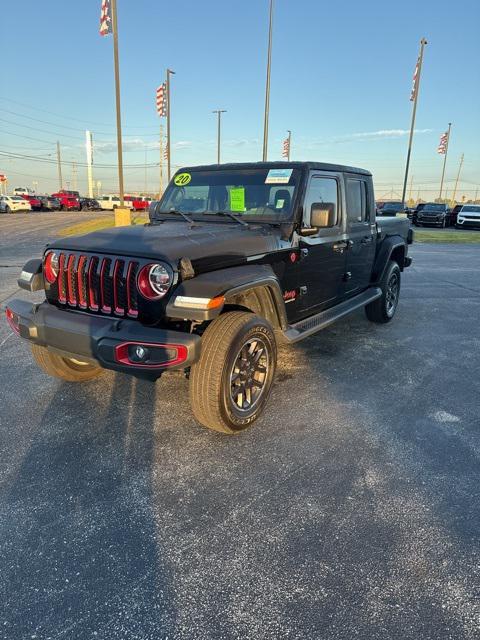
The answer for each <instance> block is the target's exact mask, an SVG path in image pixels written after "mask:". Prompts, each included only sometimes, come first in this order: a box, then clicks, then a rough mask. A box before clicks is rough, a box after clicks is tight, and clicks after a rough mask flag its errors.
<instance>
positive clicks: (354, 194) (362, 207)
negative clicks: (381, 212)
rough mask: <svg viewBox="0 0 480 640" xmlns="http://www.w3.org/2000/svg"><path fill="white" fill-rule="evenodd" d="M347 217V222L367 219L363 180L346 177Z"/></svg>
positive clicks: (365, 192)
mask: <svg viewBox="0 0 480 640" xmlns="http://www.w3.org/2000/svg"><path fill="white" fill-rule="evenodd" d="M347 219H348V221H349V222H365V221H366V220H367V190H366V184H365V181H364V180H355V179H353V178H347Z"/></svg>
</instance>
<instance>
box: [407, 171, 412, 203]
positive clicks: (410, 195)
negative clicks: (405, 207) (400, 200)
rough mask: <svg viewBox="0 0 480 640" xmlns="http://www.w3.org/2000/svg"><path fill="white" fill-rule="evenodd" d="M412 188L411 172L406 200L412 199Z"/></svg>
mask: <svg viewBox="0 0 480 640" xmlns="http://www.w3.org/2000/svg"><path fill="white" fill-rule="evenodd" d="M412 189H413V174H412V176H411V177H410V190H409V193H408V200H409V201H410V200H411V199H412Z"/></svg>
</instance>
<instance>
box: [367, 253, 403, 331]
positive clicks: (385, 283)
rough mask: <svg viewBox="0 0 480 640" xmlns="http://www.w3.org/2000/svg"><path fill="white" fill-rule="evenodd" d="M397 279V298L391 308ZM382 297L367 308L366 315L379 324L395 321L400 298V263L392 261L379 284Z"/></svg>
mask: <svg viewBox="0 0 480 640" xmlns="http://www.w3.org/2000/svg"><path fill="white" fill-rule="evenodd" d="M394 279H396V298H395V301H394V304H393V308H392V306H391V293H392V292H391V290H390V288H391V285H392V283H393V280H394ZM379 286H380V289H381V290H382V295H381V296H380V298H378V299H377V300H374V301H373V302H370V304H367V306H366V307H365V313H366V314H367V318H368V319H369V320H371V322H377V323H379V324H385V323H386V322H390V320H392V319H393V317H394V315H395V312H396V310H397V306H398V298H399V295H400V267H399V266H398V263H396V262H394V261H393V260H390V262H389V263H388V265H387V268H386V269H385V272H384V274H383V276H382V279H381V281H380V283H379Z"/></svg>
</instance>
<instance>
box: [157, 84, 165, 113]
mask: <svg viewBox="0 0 480 640" xmlns="http://www.w3.org/2000/svg"><path fill="white" fill-rule="evenodd" d="M157 113H158V115H159V116H160V117H161V118H164V117H165V116H166V115H167V85H166V83H165V82H164V83H163V84H161V85H160V86H159V87H158V89H157Z"/></svg>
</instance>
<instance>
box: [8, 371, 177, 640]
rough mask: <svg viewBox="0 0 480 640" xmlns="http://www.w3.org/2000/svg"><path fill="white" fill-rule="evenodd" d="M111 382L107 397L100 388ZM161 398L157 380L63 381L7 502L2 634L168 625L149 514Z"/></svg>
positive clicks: (166, 578) (163, 570)
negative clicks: (156, 418) (156, 414)
mask: <svg viewBox="0 0 480 640" xmlns="http://www.w3.org/2000/svg"><path fill="white" fill-rule="evenodd" d="M108 383H110V388H111V396H110V397H109V398H106V397H105V395H103V398H102V393H100V394H99V393H98V389H96V390H95V386H97V387H98V386H100V387H101V389H102V392H103V388H104V386H105V391H106V390H107V388H108V387H107V384H108ZM154 402H155V392H154V386H153V385H152V384H151V383H148V382H143V381H138V380H135V379H134V378H130V377H128V376H123V375H121V374H115V375H113V376H112V379H111V382H110V380H107V383H104V382H103V379H102V382H100V383H98V382H97V381H93V382H92V383H90V384H86V385H69V384H66V383H61V384H59V386H58V388H57V390H56V393H55V395H54V397H53V398H52V400H51V402H50V404H49V406H48V407H47V409H46V411H45V413H44V415H43V417H42V419H41V421H40V423H39V426H38V430H37V432H36V435H35V438H34V439H33V441H32V443H31V447H30V449H29V451H28V453H27V455H26V456H25V458H24V460H23V463H22V466H21V467H20V469H19V470H18V472H17V474H16V477H15V480H14V481H13V482H12V486H11V489H10V492H9V495H8V496H7V497H6V500H5V503H6V504H5V508H6V513H11V514H12V513H13V514H14V515H13V517H12V518H11V524H10V525H9V524H8V523H6V526H5V523H4V526H3V527H2V529H3V530H4V532H5V534H4V535H5V537H4V539H3V541H2V547H3V555H4V560H3V562H4V570H3V572H2V573H3V576H2V577H3V580H4V582H5V584H8V592H7V593H6V594H5V597H4V598H2V599H3V602H4V606H5V614H4V617H3V620H2V622H3V621H4V626H3V629H2V631H3V632H4V633H5V634H6V635H5V636H4V637H8V638H10V639H12V640H13V639H14V638H26V637H28V638H37V637H38V638H46V637H55V638H61V637H65V638H72V637H75V638H84V637H88V638H90V637H93V635H95V637H99V638H106V637H127V636H130V634H131V633H134V632H135V631H138V632H139V633H140V635H139V636H135V637H140V636H141V637H153V636H151V635H150V634H151V633H152V634H153V633H154V629H156V630H157V634H158V629H159V628H160V629H161V628H162V627H163V628H165V627H169V628H171V627H172V624H173V621H174V618H175V614H174V607H173V595H172V592H171V587H170V584H171V582H170V575H169V569H168V567H167V566H166V565H165V563H164V560H163V558H162V557H159V546H158V544H157V541H156V529H155V525H154V521H153V515H152V496H151V491H152V490H151V474H152V455H153V449H154V447H153V439H154V434H153V431H154ZM72 415H75V416H79V415H82V416H84V419H83V420H82V421H78V420H76V421H73V420H71V417H70V416H72ZM93 416H95V417H93ZM19 512H20V513H19ZM20 523H22V524H20ZM92 634H93V635H92ZM117 634H118V635H117Z"/></svg>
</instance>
